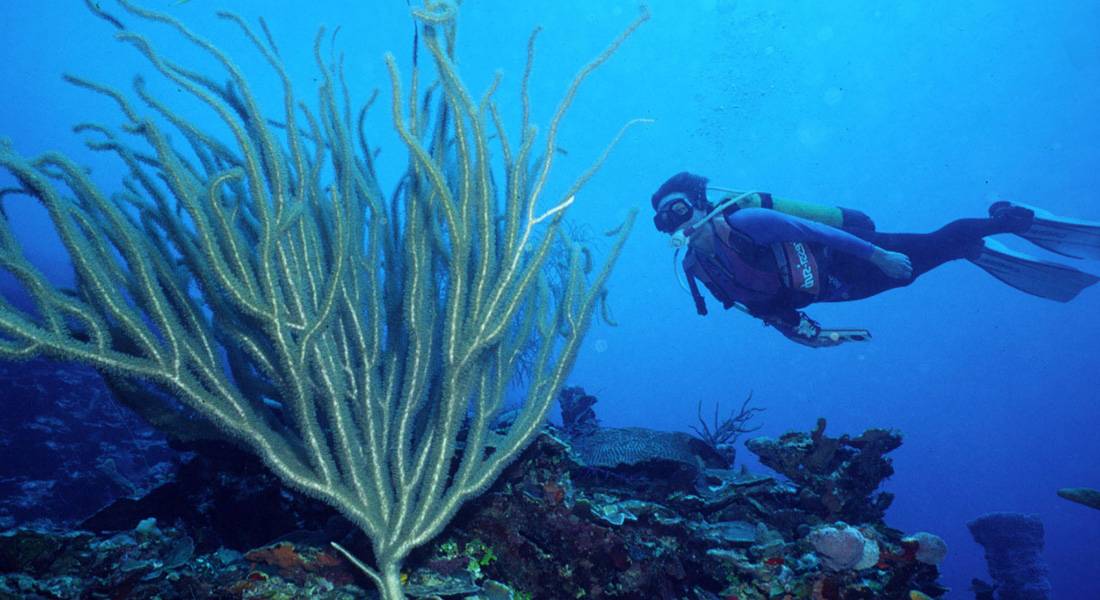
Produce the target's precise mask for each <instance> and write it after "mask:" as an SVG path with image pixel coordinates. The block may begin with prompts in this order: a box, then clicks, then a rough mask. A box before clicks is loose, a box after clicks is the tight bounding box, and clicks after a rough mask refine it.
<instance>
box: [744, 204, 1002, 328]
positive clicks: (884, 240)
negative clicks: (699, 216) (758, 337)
mask: <svg viewBox="0 0 1100 600" xmlns="http://www.w3.org/2000/svg"><path fill="white" fill-rule="evenodd" d="M725 218H726V223H728V224H729V226H730V227H731V228H733V229H735V230H737V231H739V232H740V233H742V234H743V235H745V236H747V237H748V238H749V239H751V240H752V241H753V242H754V243H756V244H759V245H769V244H774V243H778V242H809V243H811V244H817V245H819V246H820V248H821V251H820V252H819V254H821V255H820V256H817V259H818V264H819V265H820V267H821V270H822V273H821V275H822V277H823V279H824V285H823V287H822V290H821V293H820V294H819V295H818V296H817V298H815V299H814V301H816V302H843V301H846V300H858V299H861V298H867V297H869V296H873V295H875V294H879V293H881V292H884V291H886V290H889V289H893V288H898V287H904V286H906V285H909V284H910V283H912V282H913V281H914V280H915V279H916V278H917V277H919V276H921V275H923V274H924V273H927V272H928V271H930V270H932V269H934V268H936V267H938V266H940V265H942V264H943V263H945V262H947V261H950V260H956V259H961V258H972V257H974V256H976V254H977V253H978V252H979V251H980V250H981V248H982V245H981V240H982V238H984V237H986V236H988V235H993V234H997V233H1010V232H1012V231H1015V230H1018V229H1019V227H1020V224H1019V223H1016V222H1013V221H1012V220H1009V219H992V218H990V219H958V220H956V221H952V222H951V223H948V224H947V225H945V226H944V227H942V228H940V229H939V230H937V231H934V232H932V233H879V232H877V231H873V230H870V229H854V228H853V229H851V230H848V231H846V230H841V229H837V228H835V227H830V226H828V225H822V224H820V223H815V222H813V221H809V220H807V219H803V218H800V217H795V216H791V215H787V214H783V213H781V212H778V211H774V210H768V209H763V208H747V209H741V210H738V211H736V212H733V213H732V214H729V215H727V216H726V217H725ZM875 246H879V247H881V248H883V249H886V250H891V251H893V252H901V253H902V254H905V255H907V256H908V257H909V260H910V261H911V262H912V264H913V275H912V277H910V278H908V279H895V278H892V277H889V276H888V275H886V274H885V273H883V272H882V270H880V269H879V268H878V267H877V266H875V265H874V263H872V262H871V261H870V257H871V254H872V253H873V252H874V249H875ZM776 300H777V301H779V302H781V303H782V302H783V299H781V298H776ZM754 308H755V310H756V311H758V312H771V311H768V310H766V309H767V307H764V306H760V305H759V303H757V305H756V306H755V307H754ZM772 308H774V309H776V310H775V312H777V313H779V312H784V311H785V310H787V309H796V308H801V306H774V307H772Z"/></svg>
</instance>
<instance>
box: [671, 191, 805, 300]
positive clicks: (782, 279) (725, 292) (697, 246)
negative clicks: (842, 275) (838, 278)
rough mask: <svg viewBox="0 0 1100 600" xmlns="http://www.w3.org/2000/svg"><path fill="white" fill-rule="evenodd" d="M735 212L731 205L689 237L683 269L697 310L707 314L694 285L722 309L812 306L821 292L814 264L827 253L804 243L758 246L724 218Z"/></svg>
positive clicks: (701, 297)
mask: <svg viewBox="0 0 1100 600" xmlns="http://www.w3.org/2000/svg"><path fill="white" fill-rule="evenodd" d="M760 195H761V196H764V194H760ZM768 200H769V201H770V197H768ZM739 209H740V207H739V206H731V207H729V208H728V209H726V210H725V211H723V214H722V215H721V218H716V219H711V220H709V221H707V222H706V223H705V224H703V225H702V227H701V228H700V229H699V230H698V231H696V232H694V233H693V235H692V236H691V242H690V244H689V246H688V250H687V253H686V254H685V255H684V262H683V269H684V274H685V275H686V276H687V280H688V286H689V288H690V290H691V295H692V298H693V299H694V300H695V310H696V311H697V312H698V313H699V314H701V315H705V314H707V308H706V301H705V299H704V298H703V295H702V293H700V291H699V286H698V283H696V282H697V281H701V282H703V285H704V286H706V288H707V289H708V290H710V293H711V294H713V295H714V297H715V298H716V299H717V300H718V301H719V302H721V303H722V305H723V306H724V307H725V308H730V307H732V306H734V305H735V304H737V303H740V304H742V305H744V306H745V307H747V308H748V309H749V311H750V312H753V313H763V312H768V309H769V307H771V306H773V305H775V304H776V303H781V304H782V305H784V306H787V307H791V308H799V307H803V306H806V305H808V304H810V303H811V302H813V301H814V300H815V299H816V298H817V296H818V295H819V294H820V293H821V289H822V286H821V277H822V274H821V269H820V267H819V265H818V261H819V257H822V256H823V253H824V251H825V249H824V248H823V247H821V246H820V245H818V244H811V243H807V242H779V243H774V244H768V245H760V244H756V243H755V242H753V241H752V239H750V238H749V237H748V236H747V235H745V234H744V233H742V232H740V231H738V230H736V229H734V228H733V227H730V225H729V223H727V221H726V219H725V217H726V216H728V215H729V214H732V213H733V212H735V211H737V210H739Z"/></svg>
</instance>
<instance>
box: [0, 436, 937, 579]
mask: <svg viewBox="0 0 1100 600" xmlns="http://www.w3.org/2000/svg"><path fill="white" fill-rule="evenodd" d="M784 437H788V438H790V436H784ZM790 439H793V438H790ZM700 446H701V447H704V448H705V445H700ZM223 450H224V451H226V452H232V451H231V450H225V449H224V448H220V449H215V448H214V447H211V448H209V450H208V451H200V452H199V453H198V454H197V456H194V457H191V458H190V459H188V461H189V462H193V463H194V464H193V465H192V466H190V467H187V466H185V467H184V469H183V470H181V477H180V479H179V480H178V481H176V482H173V483H171V484H166V486H165V487H164V488H163V490H161V491H154V492H152V493H151V494H148V495H147V496H146V497H145V498H143V499H140V500H126V501H119V502H117V503H116V504H115V505H114V506H112V507H109V508H108V509H106V510H104V511H102V512H101V513H100V514H98V515H96V516H95V517H93V518H92V519H89V520H88V521H87V522H86V523H85V526H87V527H88V528H90V529H93V530H96V531H104V530H118V529H122V530H125V531H123V532H122V533H116V534H110V533H108V534H99V535H94V534H91V533H80V534H69V535H68V536H49V535H43V534H39V533H32V532H25V531H24V532H14V533H9V534H7V535H5V536H0V590H25V593H26V595H27V597H33V596H31V594H32V593H39V594H41V595H43V596H45V595H46V594H45V592H42V590H48V589H50V588H51V586H54V587H56V586H59V585H61V584H62V582H63V583H64V584H65V585H68V586H69V589H73V590H76V589H84V590H97V591H98V592H99V593H101V594H103V595H108V596H109V595H115V596H116V597H117V596H119V595H124V593H130V592H131V591H135V590H136V591H135V592H134V593H140V594H143V595H144V596H143V597H152V596H154V595H156V594H160V595H161V596H162V597H190V596H188V594H194V595H195V596H196V597H209V598H226V599H229V598H234V599H235V598H252V597H271V596H273V595H283V596H284V597H295V598H326V599H327V598H349V597H359V596H358V595H361V594H362V593H363V590H362V588H364V587H366V586H367V585H368V581H367V580H365V579H362V578H360V576H359V575H358V573H357V572H356V571H355V569H354V568H353V567H352V565H351V564H350V563H348V562H347V561H345V560H344V559H343V557H341V556H340V555H338V554H335V553H333V552H332V551H331V549H329V547H328V545H327V542H328V541H333V540H334V541H339V542H340V543H342V544H346V545H355V544H357V543H358V542H357V541H356V539H357V538H361V537H362V533H360V532H359V531H358V530H357V529H356V528H355V527H354V526H352V525H351V524H350V523H348V522H346V521H345V520H343V519H341V518H339V516H338V515H336V514H335V512H333V511H331V509H327V508H326V507H325V506H324V505H322V504H320V503H317V502H315V501H313V500H311V499H309V498H307V497H304V496H302V495H300V494H296V493H294V492H293V491H292V490H289V489H286V488H284V487H282V485H281V484H280V482H279V480H278V479H277V478H274V477H272V476H270V475H268V474H265V473H264V472H263V470H262V469H260V468H259V465H254V472H252V473H251V474H249V472H248V471H247V470H242V471H241V472H239V473H234V472H232V471H225V470H223V469H221V468H220V467H217V466H211V465H210V464H208V462H207V461H211V460H226V461H229V462H232V461H237V460H238V459H240V458H241V456H245V455H239V456H233V455H230V456H227V457H224V458H221V459H219V458H215V457H213V456H209V455H211V454H217V453H220V452H222V451H223ZM577 456H578V453H577V452H576V450H575V449H574V448H572V447H571V446H570V443H569V441H568V436H566V435H565V434H564V432H562V431H560V430H556V429H550V430H547V431H545V432H544V433H543V434H542V435H540V436H539V437H538V438H537V440H536V442H535V443H534V444H533V445H532V446H531V447H529V448H528V449H527V450H526V451H525V452H524V453H523V455H522V456H521V457H520V459H519V460H518V461H517V462H515V463H513V464H512V465H511V466H509V467H508V468H507V469H506V470H505V471H504V472H503V473H502V475H501V477H500V479H499V480H498V481H497V482H496V483H495V484H494V485H493V486H492V487H491V488H490V489H489V491H488V492H487V493H486V494H484V495H483V496H482V497H480V498H479V499H478V500H476V501H475V502H473V503H470V504H469V505H467V506H466V507H465V508H463V509H462V510H461V511H460V512H459V514H458V515H457V516H456V518H455V519H454V521H453V522H452V523H451V524H450V525H449V526H448V527H447V528H446V529H445V530H444V531H443V532H442V534H441V535H440V536H438V537H436V538H435V539H433V540H432V541H431V542H430V543H429V544H427V545H425V546H424V547H422V548H421V549H419V550H417V551H415V552H413V553H412V555H411V556H410V558H409V561H408V562H407V568H406V569H405V570H404V571H403V572H402V573H401V581H402V591H403V593H405V594H407V595H409V596H412V597H418V598H445V599H455V600H457V599H459V598H470V597H480V598H575V597H587V598H647V599H650V598H667V599H673V598H684V599H691V600H726V599H729V598H738V599H740V600H762V599H765V598H780V599H782V598H792V599H794V598H819V599H829V600H838V599H844V600H853V599H870V598H918V597H919V598H927V597H939V596H942V595H943V593H944V592H945V590H944V588H942V587H941V586H940V585H939V584H938V583H937V578H938V572H937V569H936V567H935V565H933V564H929V563H927V562H922V560H918V559H917V555H918V552H919V546H920V545H921V540H925V539H929V538H928V537H927V536H928V535H929V534H916V533H915V534H913V535H912V536H909V537H908V538H906V537H905V536H904V534H903V533H902V532H899V531H897V530H894V529H891V528H890V527H888V526H886V525H885V524H884V523H882V522H881V521H878V520H875V521H867V522H857V521H851V522H833V521H828V520H825V519H823V518H822V517H821V516H820V515H819V514H817V512H815V511H814V510H808V509H807V506H806V500H805V499H806V497H808V495H810V496H812V494H813V492H811V491H810V490H807V489H805V488H802V487H800V486H799V485H798V484H796V483H793V482H785V481H780V480H777V479H776V478H774V477H771V476H768V475H764V474H753V473H749V472H747V471H745V470H743V469H742V470H740V471H732V470H728V469H724V468H706V467H699V473H698V476H697V477H696V478H695V479H693V480H679V481H678V483H676V485H671V484H669V483H668V482H667V481H665V479H666V474H667V470H668V469H672V468H674V467H675V465H676V464H678V463H674V462H665V463H660V462H650V463H648V467H647V468H646V469H637V468H632V467H631V466H630V465H626V464H618V465H613V466H605V467H599V468H594V467H592V466H590V465H587V464H584V463H583V462H582V461H580V460H579V459H578V458H577ZM697 460H700V461H701V460H702V457H701V456H699V457H697ZM635 466H636V465H635ZM238 478H239V479H240V480H238ZM246 488H247V489H253V490H256V493H254V494H252V495H240V491H241V490H242V489H246ZM864 488H866V485H844V486H841V488H840V489H843V490H855V489H864ZM838 493H840V492H838ZM169 495H171V496H173V497H175V498H177V500H176V501H175V502H174V503H171V504H169V503H166V502H165V497H167V496H169ZM276 499H278V500H276ZM843 500H845V502H849V503H850V502H853V501H854V499H853V498H846V497H845V498H843ZM864 500H866V499H864ZM811 504H813V503H811ZM173 506H174V507H175V508H173ZM187 506H190V507H193V508H186V509H185V508H184V507H187ZM154 513H155V515H156V520H155V521H152V520H148V519H147V520H146V521H145V524H144V525H142V526H141V527H139V528H138V529H139V530H142V531H145V532H146V533H144V534H138V533H136V530H134V529H133V527H134V524H135V523H137V522H138V521H139V520H141V519H142V518H144V517H142V515H147V514H154ZM223 513H224V515H225V516H224V517H223V518H217V517H215V515H218V514H223ZM248 513H252V517H251V520H249V521H247V527H248V528H249V529H250V530H252V531H251V532H250V533H249V534H248V535H247V536H243V535H242V534H239V533H236V534H234V533H229V532H228V530H231V529H235V528H239V527H238V525H239V524H238V523H234V522H233V521H234V518H235V517H234V515H242V514H248ZM287 514H293V515H299V518H298V520H297V521H294V522H288V521H287V520H286V519H285V516H284V517H282V519H283V520H282V521H279V522H275V521H274V520H273V521H272V522H271V524H270V526H267V527H265V519H267V517H269V516H273V515H287ZM156 523H179V526H178V527H157V526H156ZM829 530H834V531H837V532H840V533H841V534H842V537H844V536H846V537H847V539H850V540H857V541H858V542H859V543H858V544H857V545H853V546H852V552H851V554H850V555H849V556H847V557H845V558H844V560H843V561H838V560H837V558H838V557H837V555H836V553H835V552H834V551H833V550H832V549H831V548H833V546H829V545H828V544H826V545H823V544H822V542H821V539H822V538H823V537H828V536H827V534H826V533H825V532H828V531H829ZM70 538H73V539H76V540H79V543H76V542H71V541H70V542H67V541H66V540H69V539H70ZM265 538H266V539H265ZM183 539H186V540H188V541H187V542H183V541H181V540H183ZM271 539H276V540H277V541H275V542H271V541H270V540H271ZM27 540H36V541H34V542H33V543H30V542H28V541H27ZM109 540H113V541H112V542H111V543H110V544H107V543H106V542H107V541H109ZM259 540H264V541H259ZM928 545H932V542H928ZM120 546H126V547H125V548H122V549H114V548H116V547H120ZM30 547H39V548H46V547H48V548H50V550H49V551H48V552H46V551H41V552H22V551H20V550H19V548H24V549H25V548H30ZM172 548H177V550H171V549H172ZM185 549H186V552H184V550H185ZM73 553H75V554H78V555H79V556H82V557H83V558H79V557H78V556H72V554H73ZM184 554H187V555H188V559H187V560H184V559H182V558H181V557H182V555H184ZM121 555H126V556H129V557H131V558H132V559H133V562H132V563H127V564H128V565H131V569H130V570H129V571H126V572H128V573H130V575H129V576H128V577H126V576H124V575H123V573H124V572H123V571H120V570H119V569H118V568H117V565H118V564H121V563H120V560H122V559H121V558H119V557H120V556H121ZM169 555H171V556H175V557H176V558H173V559H172V560H171V561H169V560H167V559H166V558H165V557H166V556H169ZM169 562H170V563H172V564H173V565H174V566H172V567H171V568H169V567H167V566H165V565H166V564H167V563H169ZM265 594H266V595H265ZM921 594H923V596H922V595H921ZM0 596H2V593H0Z"/></svg>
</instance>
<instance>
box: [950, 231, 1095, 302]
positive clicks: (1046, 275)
mask: <svg viewBox="0 0 1100 600" xmlns="http://www.w3.org/2000/svg"><path fill="white" fill-rule="evenodd" d="M983 242H984V244H985V245H984V247H983V248H982V250H981V252H980V253H979V254H978V256H977V257H976V258H971V259H970V262H972V263H974V264H976V265H978V266H979V267H981V268H982V269H983V270H985V272H987V273H989V274H990V275H992V276H994V277H996V278H997V279H1000V280H1001V281H1003V282H1005V283H1007V284H1008V285H1011V286H1012V287H1014V288H1016V289H1018V290H1020V291H1023V292H1027V293H1028V294H1032V295H1034V296H1039V297H1041V298H1047V299H1049V300H1056V301H1058V302H1069V301H1070V300H1073V299H1074V298H1075V297H1077V294H1079V293H1081V290H1083V289H1085V288H1087V287H1089V286H1090V285H1092V284H1094V283H1096V282H1097V281H1100V277H1096V276H1095V275H1091V274H1089V273H1085V272H1084V271H1078V270H1077V269H1074V268H1073V267H1069V266H1066V265H1063V264H1059V263H1056V262H1051V261H1047V260H1042V259H1038V258H1035V257H1033V256H1028V255H1027V254H1024V253H1022V252H1019V251H1016V250H1012V249H1011V248H1009V247H1008V246H1005V245H1004V244H1002V243H1000V242H997V241H995V240H991V239H986V240H983Z"/></svg>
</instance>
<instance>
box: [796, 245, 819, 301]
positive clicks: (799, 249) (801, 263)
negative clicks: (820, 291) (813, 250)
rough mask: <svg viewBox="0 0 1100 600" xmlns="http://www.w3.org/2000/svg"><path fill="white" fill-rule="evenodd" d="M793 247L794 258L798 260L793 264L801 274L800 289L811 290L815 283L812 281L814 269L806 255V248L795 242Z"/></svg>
mask: <svg viewBox="0 0 1100 600" xmlns="http://www.w3.org/2000/svg"><path fill="white" fill-rule="evenodd" d="M792 245H793V246H794V253H795V257H796V258H797V259H798V263H797V264H795V265H794V266H795V269H797V270H798V271H800V272H801V274H802V285H801V286H800V287H802V289H806V290H808V289H812V288H813V287H814V285H815V284H816V283H817V282H816V281H815V280H814V268H813V265H811V264H810V257H809V256H807V255H806V246H805V245H803V244H802V242H795V243H794V244H792Z"/></svg>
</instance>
